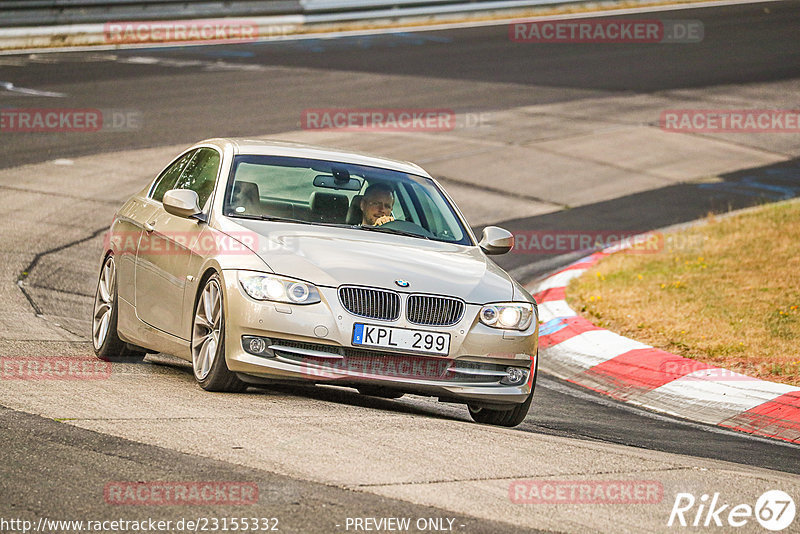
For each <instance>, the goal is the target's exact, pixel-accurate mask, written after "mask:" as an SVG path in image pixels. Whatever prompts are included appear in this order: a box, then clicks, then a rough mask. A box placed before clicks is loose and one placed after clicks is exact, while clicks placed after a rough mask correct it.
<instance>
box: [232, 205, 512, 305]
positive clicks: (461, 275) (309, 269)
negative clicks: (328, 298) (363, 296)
mask: <svg viewBox="0 0 800 534" xmlns="http://www.w3.org/2000/svg"><path fill="white" fill-rule="evenodd" d="M236 223H238V226H240V227H244V228H245V229H246V230H247V231H251V232H253V233H255V234H257V235H258V239H257V241H258V244H257V246H253V247H251V248H253V250H254V251H255V252H256V254H258V255H259V256H260V257H261V259H263V260H264V262H266V263H267V265H268V266H269V268H270V269H272V271H273V272H275V273H276V274H281V275H285V276H290V277H294V278H299V279H302V280H305V281H308V282H311V283H314V284H316V285H320V286H328V287H338V286H340V285H343V284H353V285H361V286H371V287H381V288H387V289H393V290H399V291H407V292H411V293H417V292H419V293H433V294H440V295H452V296H457V297H460V298H463V299H464V300H466V301H467V302H471V303H476V304H482V303H486V302H497V301H503V300H511V299H512V298H513V295H514V284H513V283H512V281H511V278H510V277H509V276H508V274H506V273H505V271H503V270H502V269H501V268H500V267H498V266H497V265H496V264H495V263H494V262H492V261H491V260H489V259H488V258H487V257H486V256H485V255H484V254H483V252H482V251H481V250H480V249H479V248H478V247H474V246H471V247H470V246H464V245H454V244H450V243H443V242H439V241H429V240H425V239H417V238H413V237H408V236H402V235H396V234H388V233H378V232H371V231H365V230H357V229H351V228H338V227H327V226H312V225H301V224H292V223H280V222H274V221H249V220H237V221H236ZM396 280H404V281H407V282H408V283H409V286H408V288H401V287H399V286H398V285H397V284H396V283H395V281H396Z"/></svg>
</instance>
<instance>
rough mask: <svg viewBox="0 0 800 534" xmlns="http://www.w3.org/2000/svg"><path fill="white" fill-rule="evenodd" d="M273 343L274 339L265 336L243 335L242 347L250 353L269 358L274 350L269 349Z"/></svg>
mask: <svg viewBox="0 0 800 534" xmlns="http://www.w3.org/2000/svg"><path fill="white" fill-rule="evenodd" d="M271 344H272V340H270V339H268V338H265V337H256V336H242V347H243V348H244V350H246V351H247V352H249V353H250V354H255V355H256V356H266V357H267V358H272V357H273V354H272V351H271V350H269V346H270V345H271Z"/></svg>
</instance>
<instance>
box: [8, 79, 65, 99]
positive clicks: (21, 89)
mask: <svg viewBox="0 0 800 534" xmlns="http://www.w3.org/2000/svg"><path fill="white" fill-rule="evenodd" d="M0 88H3V89H5V90H6V91H10V92H12V93H21V94H23V95H28V96H48V97H52V98H64V97H65V96H67V95H66V94H64V93H56V92H53V91H39V90H37V89H28V88H26V87H17V86H16V85H14V84H13V83H11V82H0Z"/></svg>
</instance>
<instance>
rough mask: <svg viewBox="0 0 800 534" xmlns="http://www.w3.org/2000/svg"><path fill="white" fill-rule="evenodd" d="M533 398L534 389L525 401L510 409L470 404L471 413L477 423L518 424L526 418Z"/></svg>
mask: <svg viewBox="0 0 800 534" xmlns="http://www.w3.org/2000/svg"><path fill="white" fill-rule="evenodd" d="M532 400H533V391H531V394H530V395H528V398H527V399H525V402H523V403H522V404H518V405H516V406H514V407H513V408H510V409H508V410H495V409H491V408H484V407H482V406H476V405H472V404H470V405H468V408H469V415H470V416H471V417H472V420H473V421H475V422H476V423H483V424H485V425H496V426H509V427H511V426H517V425H518V424H520V423H521V422H523V421H524V420H525V417H526V416H527V415H528V410H529V409H530V407H531V401H532Z"/></svg>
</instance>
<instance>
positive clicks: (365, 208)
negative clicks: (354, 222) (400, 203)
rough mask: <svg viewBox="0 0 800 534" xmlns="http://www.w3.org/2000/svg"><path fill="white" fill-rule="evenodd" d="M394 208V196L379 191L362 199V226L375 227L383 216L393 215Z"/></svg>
mask: <svg viewBox="0 0 800 534" xmlns="http://www.w3.org/2000/svg"><path fill="white" fill-rule="evenodd" d="M393 207H394V195H393V194H391V193H389V192H384V191H379V192H377V193H374V194H371V195H370V196H368V197H364V198H362V199H361V211H362V212H363V213H364V220H363V221H362V223H361V224H367V225H370V226H372V225H374V224H375V221H377V220H378V219H380V218H381V217H383V216H387V215H391V214H392V208H393Z"/></svg>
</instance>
